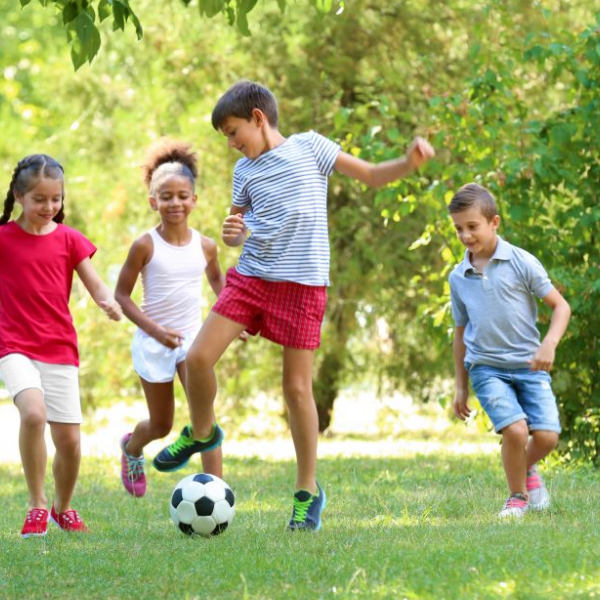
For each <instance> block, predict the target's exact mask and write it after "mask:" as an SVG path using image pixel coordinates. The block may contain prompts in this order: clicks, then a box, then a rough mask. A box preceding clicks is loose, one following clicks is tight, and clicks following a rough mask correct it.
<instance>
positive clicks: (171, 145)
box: [142, 138, 198, 192]
mask: <svg viewBox="0 0 600 600" xmlns="http://www.w3.org/2000/svg"><path fill="white" fill-rule="evenodd" d="M167 164H170V165H173V166H174V167H175V168H174V169H171V170H169V169H167V170H166V171H165V176H167V177H168V176H173V175H181V176H184V177H188V179H190V181H191V182H192V185H194V183H195V181H196V179H197V177H198V157H197V155H196V152H194V151H193V150H192V147H191V145H190V144H188V143H186V142H182V141H179V140H173V139H170V138H162V139H160V140H158V141H157V142H156V143H155V144H152V146H150V148H149V149H148V152H147V153H146V159H145V160H144V163H143V164H142V174H143V178H144V183H145V184H146V187H147V188H148V189H149V190H150V191H151V192H152V191H153V190H154V189H156V187H157V185H158V184H159V182H158V181H156V175H158V173H157V170H158V169H159V167H161V166H162V165H167ZM176 165H180V167H179V169H177V168H176ZM162 171H163V169H161V172H162Z"/></svg>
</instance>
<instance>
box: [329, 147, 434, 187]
mask: <svg viewBox="0 0 600 600" xmlns="http://www.w3.org/2000/svg"><path fill="white" fill-rule="evenodd" d="M433 156H435V151H434V150H433V148H432V146H431V145H430V144H429V142H428V141H427V140H425V139H424V138H421V137H416V138H415V139H414V140H413V142H412V143H411V144H410V146H409V147H408V150H407V151H406V155H405V156H403V157H402V158H397V159H395V160H387V161H385V162H382V163H378V164H374V163H370V162H367V161H366V160H362V159H361V158H356V157H355V156H352V155H351V154H348V153H347V152H340V153H339V154H338V157H337V159H336V161H335V165H334V168H335V170H336V171H338V172H339V173H342V175H346V176H347V177H352V178H353V179H358V181H361V182H362V183H364V184H366V185H368V186H369V187H381V186H382V185H385V184H386V183H391V182H392V181H396V179H400V178H402V177H404V176H406V175H408V174H409V173H411V172H412V171H415V170H416V169H418V168H419V167H420V166H421V165H423V164H424V163H426V162H427V161H428V160H429V159H430V158H432V157H433Z"/></svg>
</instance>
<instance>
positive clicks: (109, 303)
mask: <svg viewBox="0 0 600 600" xmlns="http://www.w3.org/2000/svg"><path fill="white" fill-rule="evenodd" d="M75 270H76V271H77V275H79V278H80V279H81V281H82V283H83V285H84V286H85V288H86V289H87V291H88V292H89V293H90V296H91V297H92V299H93V300H94V302H95V303H96V304H97V305H98V306H99V307H100V308H101V309H102V310H103V311H104V312H105V313H106V314H107V315H108V318H109V319H112V320H113V321H120V320H121V319H122V317H123V312H122V311H121V307H120V306H119V304H118V302H117V301H116V300H115V298H114V296H113V295H112V293H111V291H110V290H109V289H108V287H107V286H106V284H105V283H104V282H103V281H102V279H100V275H98V273H97V272H96V269H94V266H93V265H92V261H91V260H90V258H89V257H87V258H84V259H83V260H82V261H81V262H80V263H79V264H78V265H77V267H75Z"/></svg>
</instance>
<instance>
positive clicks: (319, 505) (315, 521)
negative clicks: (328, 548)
mask: <svg viewBox="0 0 600 600" xmlns="http://www.w3.org/2000/svg"><path fill="white" fill-rule="evenodd" d="M317 489H318V490H319V494H318V495H317V496H313V495H312V494H311V493H310V492H308V491H306V490H299V491H297V492H296V493H295V494H294V510H293V512H292V518H291V519H290V523H289V525H288V529H289V530H291V531H318V530H319V529H321V513H322V512H323V511H324V510H325V505H326V504H327V496H326V495H325V492H324V491H323V488H322V487H321V486H320V485H319V483H318V482H317Z"/></svg>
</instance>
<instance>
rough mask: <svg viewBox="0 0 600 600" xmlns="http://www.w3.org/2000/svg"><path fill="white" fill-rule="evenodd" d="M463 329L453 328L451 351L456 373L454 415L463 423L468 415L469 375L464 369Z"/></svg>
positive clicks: (469, 410)
mask: <svg viewBox="0 0 600 600" xmlns="http://www.w3.org/2000/svg"><path fill="white" fill-rule="evenodd" d="M464 336H465V328H464V327H458V326H455V327H454V341H453V343H452V349H453V351H454V370H455V372H456V393H455V395H454V404H453V408H454V414H455V415H456V416H457V417H458V418H459V419H461V420H462V421H464V420H465V419H466V418H467V417H468V416H469V414H470V412H471V409H470V408H469V404H468V400H469V373H468V372H467V370H466V369H465V364H464V360H465V354H466V352H467V347H466V346H465V342H464Z"/></svg>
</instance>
